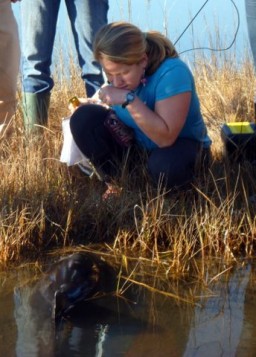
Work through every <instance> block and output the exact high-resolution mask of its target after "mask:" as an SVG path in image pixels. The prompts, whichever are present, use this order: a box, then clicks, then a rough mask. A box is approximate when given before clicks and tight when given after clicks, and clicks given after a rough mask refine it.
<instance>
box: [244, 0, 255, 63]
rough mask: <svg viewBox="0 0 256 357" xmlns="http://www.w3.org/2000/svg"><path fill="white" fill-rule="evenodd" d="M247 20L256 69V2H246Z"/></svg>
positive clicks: (252, 0)
mask: <svg viewBox="0 0 256 357" xmlns="http://www.w3.org/2000/svg"><path fill="white" fill-rule="evenodd" d="M245 10H246V20H247V28H248V35H249V41H250V46H251V50H252V55H253V61H254V67H255V69H256V0H245Z"/></svg>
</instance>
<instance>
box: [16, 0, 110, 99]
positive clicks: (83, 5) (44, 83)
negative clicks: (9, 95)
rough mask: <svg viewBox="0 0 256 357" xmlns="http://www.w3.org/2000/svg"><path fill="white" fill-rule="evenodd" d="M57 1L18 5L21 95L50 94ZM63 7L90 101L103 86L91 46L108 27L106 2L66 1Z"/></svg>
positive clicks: (37, 0) (27, 0)
mask: <svg viewBox="0 0 256 357" xmlns="http://www.w3.org/2000/svg"><path fill="white" fill-rule="evenodd" d="M60 1H61V0H22V1H21V3H20V6H21V45H22V77H23V91H24V92H28V93H43V92H49V91H50V90H51V89H52V88H53V86H54V82H53V79H52V77H51V71H50V66H51V64H52V53H53V45H54V39H55V34H56V26H57V20H58V13H59V8H60ZM65 3H66V8H67V13H68V16H69V20H70V23H71V28H72V33H73V37H74V42H75V47H76V51H77V55H78V62H79V65H80V67H81V70H82V74H81V77H82V79H83V80H84V82H85V87H86V90H87V95H88V96H89V97H90V96H92V95H93V94H94V92H95V89H96V88H97V87H98V86H99V85H101V84H102V83H103V76H102V70H101V67H100V65H99V64H98V63H97V62H96V61H95V60H94V57H93V51H92V42H93V38H94V35H95V33H96V32H97V31H98V29H99V28H100V27H101V26H103V25H105V24H106V23H107V13H108V8H109V6H108V0H65ZM67 47H68V46H67ZM64 53H65V49H64ZM95 86H96V88H95Z"/></svg>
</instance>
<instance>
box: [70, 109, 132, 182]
mask: <svg viewBox="0 0 256 357" xmlns="http://www.w3.org/2000/svg"><path fill="white" fill-rule="evenodd" d="M107 115H108V109H106V108H104V107H103V106H101V105H95V104H87V105H83V106H81V107H80V108H78V109H77V110H76V111H75V112H74V114H73V115H72V116H71V118H70V130H71V133H72V135H73V138H74V141H75V143H76V145H77V147H78V148H79V150H80V151H81V152H82V153H83V154H84V155H85V156H86V157H87V158H88V159H89V160H90V161H91V162H92V164H93V165H94V166H95V168H96V169H97V170H99V172H100V173H102V174H103V175H104V178H105V179H107V177H111V178H113V177H116V176H117V175H118V174H119V172H120V165H119V163H120V162H121V160H122V157H123V155H124V153H125V149H123V148H122V147H121V146H120V145H119V144H118V143H117V142H116V141H115V140H114V139H113V137H112V136H111V134H110V133H109V131H108V130H107V128H106V127H105V126H104V120H105V118H106V116H107Z"/></svg>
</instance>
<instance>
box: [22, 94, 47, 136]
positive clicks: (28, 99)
mask: <svg viewBox="0 0 256 357" xmlns="http://www.w3.org/2000/svg"><path fill="white" fill-rule="evenodd" d="M22 99H23V100H22V102H23V120H24V127H25V131H26V132H27V133H35V132H40V131H41V130H42V127H44V126H47V123H48V109H49V105H50V93H49V92H45V93H25V92H24V93H23V97H22Z"/></svg>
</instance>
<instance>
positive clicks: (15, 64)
mask: <svg viewBox="0 0 256 357" xmlns="http://www.w3.org/2000/svg"><path fill="white" fill-rule="evenodd" d="M19 61H20V47H19V38H18V29H17V24H16V21H15V18H14V15H13V12H12V8H11V2H10V0H2V1H1V2H0V133H1V132H2V131H3V130H4V128H5V125H7V124H9V122H10V120H11V118H12V116H13V115H14V113H15V110H16V89H17V75H18V71H19Z"/></svg>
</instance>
